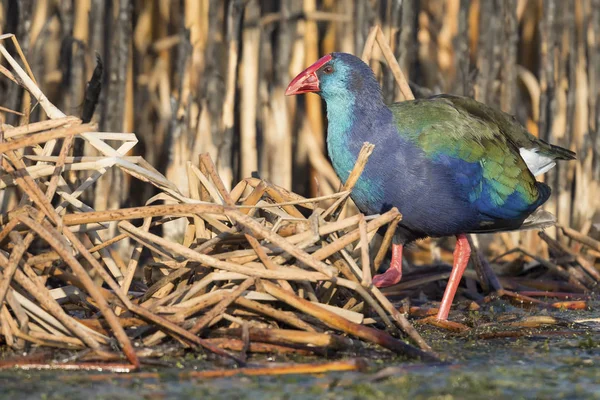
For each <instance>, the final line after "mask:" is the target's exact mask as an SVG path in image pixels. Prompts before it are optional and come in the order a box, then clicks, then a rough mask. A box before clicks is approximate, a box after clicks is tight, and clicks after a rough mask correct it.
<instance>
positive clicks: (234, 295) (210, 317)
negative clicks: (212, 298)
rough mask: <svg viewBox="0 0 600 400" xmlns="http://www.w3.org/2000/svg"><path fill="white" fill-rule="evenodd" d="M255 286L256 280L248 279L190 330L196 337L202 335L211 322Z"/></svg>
mask: <svg viewBox="0 0 600 400" xmlns="http://www.w3.org/2000/svg"><path fill="white" fill-rule="evenodd" d="M252 285H254V278H248V279H246V280H245V281H244V282H242V284H241V285H239V286H238V287H237V288H236V289H235V290H234V291H233V292H231V293H229V294H227V295H225V297H224V298H223V299H222V300H221V301H220V302H219V303H218V304H217V305H216V306H215V307H214V308H213V309H212V310H210V311H209V312H207V313H206V314H204V315H203V316H202V317H201V318H200V319H199V320H198V321H196V323H195V324H194V326H193V327H192V329H190V332H192V333H193V334H195V335H200V334H201V333H202V330H203V329H204V328H206V326H207V325H208V324H209V322H210V321H212V320H213V319H214V318H215V317H217V316H218V315H220V314H222V313H223V312H224V311H225V309H226V308H227V307H229V306H230V305H231V303H233V302H234V301H236V300H237V299H238V298H239V297H240V296H241V295H242V294H243V293H244V291H246V290H247V289H248V288H249V287H250V286H252Z"/></svg>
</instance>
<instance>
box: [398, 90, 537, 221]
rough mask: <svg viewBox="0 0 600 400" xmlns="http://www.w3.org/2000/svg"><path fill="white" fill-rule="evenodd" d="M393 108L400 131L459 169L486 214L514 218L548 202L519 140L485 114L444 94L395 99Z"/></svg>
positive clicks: (470, 195) (463, 182) (464, 187)
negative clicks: (541, 194)
mask: <svg viewBox="0 0 600 400" xmlns="http://www.w3.org/2000/svg"><path fill="white" fill-rule="evenodd" d="M473 101H474V100H473ZM488 108H489V107H488ZM390 109H391V110H392V112H393V114H394V118H395V121H396V126H397V128H398V131H399V133H400V134H401V135H403V136H405V137H406V138H408V139H409V140H410V141H411V142H413V143H414V144H415V145H417V146H418V147H419V148H421V149H422V150H423V151H424V153H425V154H426V156H427V157H428V158H429V159H431V160H432V161H433V162H435V163H438V164H440V167H442V168H443V167H445V168H449V169H451V170H452V171H455V172H454V174H455V180H456V182H457V184H458V185H460V186H462V187H461V189H462V191H463V192H464V193H465V194H466V195H467V196H468V199H469V201H470V202H471V203H473V205H474V206H477V207H479V208H480V210H481V211H482V212H483V213H486V214H488V215H491V216H494V217H497V218H511V217H515V218H516V217H517V216H520V215H521V214H523V213H527V212H530V209H531V208H535V207H537V206H538V205H539V204H538V203H539V201H540V200H542V202H543V201H545V198H544V199H541V198H540V193H539V190H538V189H539V188H540V187H539V184H537V183H536V181H535V178H534V176H533V175H532V174H531V172H530V171H529V169H528V168H527V165H526V164H525V162H524V161H523V159H522V158H521V156H520V154H519V150H518V147H517V145H515V139H514V138H513V137H512V136H511V134H506V132H505V129H502V125H501V124H498V123H497V122H496V121H494V120H493V119H491V118H489V117H486V115H484V113H483V112H478V113H475V112H473V110H472V107H463V106H461V105H460V104H457V103H455V102H454V101H452V99H449V98H448V97H445V96H438V97H434V98H430V99H423V100H415V101H410V102H403V103H396V104H394V105H392V106H391V107H390ZM502 122H505V121H502ZM521 129H522V128H521ZM522 130H523V131H524V129H522ZM524 132H526V131H524ZM514 136H516V137H518V135H517V134H514ZM543 197H547V196H543ZM531 211H532V210H531Z"/></svg>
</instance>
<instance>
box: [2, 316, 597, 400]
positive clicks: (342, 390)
mask: <svg viewBox="0 0 600 400" xmlns="http://www.w3.org/2000/svg"><path fill="white" fill-rule="evenodd" d="M596 309H597V308H596ZM509 311H514V310H509ZM517 313H521V315H522V314H523V312H522V311H517ZM525 313H526V314H528V313H529V312H525ZM536 313H538V312H536ZM553 315H554V316H558V317H566V318H568V320H570V321H573V320H575V319H581V318H597V317H598V316H599V313H598V312H595V311H563V312H555V313H553ZM581 328H582V327H581V326H573V325H568V326H561V327H552V328H548V329H543V330H539V331H536V332H535V333H534V334H532V335H530V336H528V337H521V338H518V339H506V338H500V339H488V340H482V339H475V338H474V337H473V336H472V335H468V336H462V335H450V334H446V333H441V332H440V331H439V330H437V329H435V328H427V327H425V328H423V327H421V328H420V330H421V331H422V332H423V334H424V336H425V337H426V339H427V340H428V341H429V342H430V343H431V345H432V346H433V347H434V349H435V350H436V351H438V352H440V353H443V354H445V355H447V356H450V357H451V359H452V361H451V362H450V363H448V364H437V365H432V364H424V363H420V362H415V361H406V360H403V359H395V358H389V356H385V355H384V354H382V353H375V352H373V353H372V354H371V356H372V357H369V358H370V359H369V363H370V368H369V371H367V372H345V373H329V374H322V375H318V376H309V375H288V376H278V377H273V376H265V377H243V376H236V377H229V378H219V379H205V380H202V379H185V380H181V378H180V376H179V373H180V372H182V371H185V370H187V369H206V368H219V367H215V366H214V365H210V364H209V363H207V362H206V361H201V360H200V361H198V360H193V357H186V358H183V359H179V360H175V361H173V365H174V367H170V368H145V369H144V370H145V371H157V372H159V373H160V378H159V379H137V378H134V379H112V380H110V381H99V382H92V381H90V378H91V375H95V376H97V375H98V374H99V373H98V372H90V373H85V372H51V371H16V370H14V371H0V387H1V388H2V390H1V391H0V398H2V399H4V398H6V399H40V398H42V399H85V398H89V399H91V398H95V399H138V398H147V399H175V398H182V399H187V398H210V399H216V398H223V399H310V400H314V399H361V398H369V399H378V398H381V399H391V398H407V399H408V398H410V399H429V398H434V399H453V398H456V399H480V398H499V399H502V398H510V399H520V398H538V399H546V398H548V399H550V398H552V399H555V398H560V399H582V398H592V399H595V398H598V399H600V324H598V323H588V324H586V332H585V333H581ZM569 329H571V330H572V329H577V330H578V331H579V332H578V333H567V334H565V330H569ZM275 361H285V359H283V358H280V357H278V358H277V359H276V360H275ZM302 361H303V362H322V361H324V360H323V359H322V358H320V359H316V358H315V359H310V358H308V359H307V358H304V359H302ZM250 362H255V363H265V362H268V360H267V359H266V358H264V357H259V358H255V359H251V360H250ZM387 367H394V369H393V370H392V369H389V368H388V369H386V368H387ZM382 370H383V371H384V372H388V373H389V374H390V376H389V377H387V378H385V379H381V380H375V377H376V375H375V373H377V372H378V371H379V372H380V373H382V372H381V371H382Z"/></svg>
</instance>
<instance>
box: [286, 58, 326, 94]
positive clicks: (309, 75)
mask: <svg viewBox="0 0 600 400" xmlns="http://www.w3.org/2000/svg"><path fill="white" fill-rule="evenodd" d="M331 59H332V57H331V54H327V55H326V56H323V57H321V58H319V60H318V61H317V62H316V63H314V64H313V65H311V66H310V67H308V68H306V69H305V70H304V71H302V72H300V73H299V74H298V75H297V76H296V77H295V78H294V79H293V80H292V81H291V82H290V84H289V86H288V87H287V89H286V91H285V95H286V96H291V95H293V94H302V93H310V92H319V91H320V90H321V89H320V88H319V78H318V77H317V71H318V70H319V68H321V67H322V66H323V65H325V64H327V63H328V62H329V61H331Z"/></svg>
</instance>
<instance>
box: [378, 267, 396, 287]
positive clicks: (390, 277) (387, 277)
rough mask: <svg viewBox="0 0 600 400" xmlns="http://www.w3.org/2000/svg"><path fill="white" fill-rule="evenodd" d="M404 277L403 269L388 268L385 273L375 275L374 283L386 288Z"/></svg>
mask: <svg viewBox="0 0 600 400" xmlns="http://www.w3.org/2000/svg"><path fill="white" fill-rule="evenodd" d="M401 279H402V271H398V270H397V269H396V268H392V267H390V268H388V270H387V271H385V272H384V273H383V274H379V275H375V276H374V277H373V285H375V286H376V287H378V288H384V287H388V286H392V285H395V284H396V283H398V282H400V280H401Z"/></svg>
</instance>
